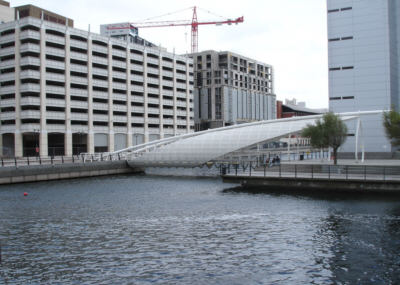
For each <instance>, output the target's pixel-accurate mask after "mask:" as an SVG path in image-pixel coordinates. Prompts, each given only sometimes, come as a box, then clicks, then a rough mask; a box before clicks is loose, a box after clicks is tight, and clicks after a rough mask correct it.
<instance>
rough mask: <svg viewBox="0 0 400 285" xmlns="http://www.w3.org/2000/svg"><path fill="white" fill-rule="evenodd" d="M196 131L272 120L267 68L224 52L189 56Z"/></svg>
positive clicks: (273, 112) (273, 100) (271, 87)
mask: <svg viewBox="0 0 400 285" xmlns="http://www.w3.org/2000/svg"><path fill="white" fill-rule="evenodd" d="M190 57H192V58H193V63H194V74H195V78H194V84H195V86H194V100H195V104H194V106H195V129H196V131H199V130H205V129H209V128H217V127H223V126H229V125H234V124H238V123H244V122H252V121H257V120H269V119H275V118H276V95H275V94H274V84H273V68H272V66H271V65H268V64H265V63H262V62H259V61H256V60H253V59H250V58H247V57H244V56H241V55H239V54H235V53H232V52H228V51H223V52H217V51H214V50H208V51H203V52H199V53H195V54H191V55H190Z"/></svg>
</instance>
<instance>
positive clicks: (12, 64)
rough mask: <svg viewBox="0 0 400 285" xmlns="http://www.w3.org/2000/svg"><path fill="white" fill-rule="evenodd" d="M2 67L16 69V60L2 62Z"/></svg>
mask: <svg viewBox="0 0 400 285" xmlns="http://www.w3.org/2000/svg"><path fill="white" fill-rule="evenodd" d="M1 67H2V68H9V67H15V60H14V59H9V60H5V61H2V62H1Z"/></svg>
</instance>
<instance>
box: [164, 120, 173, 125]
mask: <svg viewBox="0 0 400 285" xmlns="http://www.w3.org/2000/svg"><path fill="white" fill-rule="evenodd" d="M163 124H166V125H173V124H174V119H163Z"/></svg>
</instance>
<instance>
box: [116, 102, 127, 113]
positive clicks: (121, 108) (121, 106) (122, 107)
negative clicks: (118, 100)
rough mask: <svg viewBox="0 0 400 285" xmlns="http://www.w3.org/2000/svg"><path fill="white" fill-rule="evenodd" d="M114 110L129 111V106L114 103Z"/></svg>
mask: <svg viewBox="0 0 400 285" xmlns="http://www.w3.org/2000/svg"><path fill="white" fill-rule="evenodd" d="M113 111H120V112H126V111H128V107H127V106H126V105H119V104H114V105H113Z"/></svg>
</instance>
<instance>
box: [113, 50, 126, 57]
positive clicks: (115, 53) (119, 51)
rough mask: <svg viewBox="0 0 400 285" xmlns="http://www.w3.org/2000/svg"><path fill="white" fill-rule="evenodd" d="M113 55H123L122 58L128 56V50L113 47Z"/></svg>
mask: <svg viewBox="0 0 400 285" xmlns="http://www.w3.org/2000/svg"><path fill="white" fill-rule="evenodd" d="M112 55H115V56H119V57H122V58H126V52H125V51H121V50H118V49H113V50H112Z"/></svg>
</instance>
